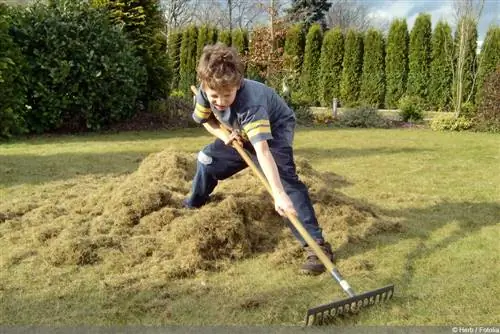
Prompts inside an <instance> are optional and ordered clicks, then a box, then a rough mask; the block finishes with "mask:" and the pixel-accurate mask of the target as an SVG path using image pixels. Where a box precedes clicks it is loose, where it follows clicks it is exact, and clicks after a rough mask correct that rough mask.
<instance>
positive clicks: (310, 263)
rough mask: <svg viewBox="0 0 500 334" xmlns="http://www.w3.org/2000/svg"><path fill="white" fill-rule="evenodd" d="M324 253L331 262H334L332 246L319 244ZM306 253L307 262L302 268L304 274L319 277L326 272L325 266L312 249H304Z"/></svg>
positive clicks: (323, 243) (326, 243)
mask: <svg viewBox="0 0 500 334" xmlns="http://www.w3.org/2000/svg"><path fill="white" fill-rule="evenodd" d="M318 245H319V246H320V247H321V249H322V250H323V252H325V254H326V255H327V256H328V258H329V259H330V261H332V262H333V260H334V258H335V256H334V254H333V252H332V246H330V244H329V243H328V242H321V243H318ZM304 250H305V251H306V262H305V263H304V264H303V265H302V267H301V268H300V271H301V273H302V274H305V275H319V274H321V273H323V272H324V271H325V266H324V265H323V263H321V261H320V259H319V258H318V256H317V255H316V253H314V250H313V249H312V248H311V247H308V246H306V247H304Z"/></svg>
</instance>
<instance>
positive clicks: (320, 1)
mask: <svg viewBox="0 0 500 334" xmlns="http://www.w3.org/2000/svg"><path fill="white" fill-rule="evenodd" d="M331 5H332V4H331V3H330V2H328V1H327V0H292V4H291V7H290V8H289V9H288V10H287V13H288V14H289V16H290V21H291V22H303V23H304V28H305V29H307V30H308V29H309V27H310V26H311V25H312V24H314V23H319V24H321V26H322V27H323V28H324V27H325V26H326V25H325V14H326V13H327V12H328V9H330V7H331Z"/></svg>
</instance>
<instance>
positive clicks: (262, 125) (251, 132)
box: [243, 119, 271, 140]
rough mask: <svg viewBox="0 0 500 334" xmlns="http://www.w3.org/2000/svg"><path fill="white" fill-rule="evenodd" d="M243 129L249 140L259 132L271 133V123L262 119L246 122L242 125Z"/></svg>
mask: <svg viewBox="0 0 500 334" xmlns="http://www.w3.org/2000/svg"><path fill="white" fill-rule="evenodd" d="M243 131H245V132H246V134H247V135H248V138H249V139H250V140H251V139H252V138H253V137H255V136H258V135H259V134H263V133H265V134H267V133H271V125H270V124H269V120H267V119H262V120H258V121H255V122H251V123H248V124H246V125H245V126H243Z"/></svg>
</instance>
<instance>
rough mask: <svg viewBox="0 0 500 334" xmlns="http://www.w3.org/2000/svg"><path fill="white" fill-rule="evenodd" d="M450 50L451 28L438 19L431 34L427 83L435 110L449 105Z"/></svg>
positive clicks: (451, 44)
mask: <svg viewBox="0 0 500 334" xmlns="http://www.w3.org/2000/svg"><path fill="white" fill-rule="evenodd" d="M451 50H453V40H452V37H451V28H450V26H449V25H448V24H447V23H446V22H444V21H439V22H438V23H437V25H436V28H435V29H434V33H433V35H432V57H431V58H432V60H431V67H430V71H431V72H430V84H429V87H430V89H429V103H430V105H431V107H432V108H434V109H436V110H448V109H449V107H450V102H451V84H452V80H453V67H452V63H451V58H450V52H451Z"/></svg>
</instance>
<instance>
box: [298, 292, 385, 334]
mask: <svg viewBox="0 0 500 334" xmlns="http://www.w3.org/2000/svg"><path fill="white" fill-rule="evenodd" d="M393 293H394V285H392V284H391V285H387V286H384V287H383V288H380V289H376V290H372V291H368V292H365V293H362V294H359V295H354V296H352V297H349V298H346V299H343V300H338V301H334V302H332V303H329V304H324V305H320V306H317V307H314V308H312V309H309V310H307V315H306V326H308V325H323V324H327V323H330V322H332V321H333V320H334V319H335V318H336V317H338V316H341V315H347V314H349V313H357V312H358V311H359V310H360V309H361V308H362V307H366V306H371V305H375V304H378V303H381V302H384V301H387V300H389V299H390V298H391V297H392V295H393Z"/></svg>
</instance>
